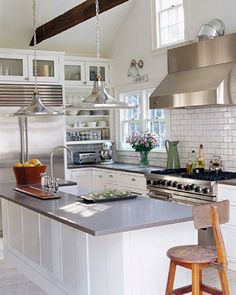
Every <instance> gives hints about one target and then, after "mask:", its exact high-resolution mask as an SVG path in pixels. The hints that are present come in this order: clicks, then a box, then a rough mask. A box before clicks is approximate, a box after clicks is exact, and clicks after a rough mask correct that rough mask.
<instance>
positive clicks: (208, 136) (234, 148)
mask: <svg viewBox="0 0 236 295" xmlns="http://www.w3.org/2000/svg"><path fill="white" fill-rule="evenodd" d="M171 140H179V142H180V143H179V145H178V150H179V155H180V161H181V164H182V166H183V167H184V166H185V164H186V162H187V158H188V152H190V151H191V150H196V151H197V153H198V149H199V145H200V144H201V143H202V144H203V145H204V151H205V158H206V167H208V162H209V161H210V159H211V157H212V156H213V155H215V154H217V155H220V156H221V157H222V159H223V163H224V169H225V170H230V171H236V106H229V107H225V106H224V107H206V108H196V109H174V110H171ZM116 160H118V161H120V162H127V163H134V164H138V155H137V153H134V152H124V151H116ZM150 164H151V165H157V166H160V167H165V165H166V154H165V153H152V154H151V157H150Z"/></svg>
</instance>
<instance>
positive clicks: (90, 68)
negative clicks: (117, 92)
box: [86, 62, 110, 85]
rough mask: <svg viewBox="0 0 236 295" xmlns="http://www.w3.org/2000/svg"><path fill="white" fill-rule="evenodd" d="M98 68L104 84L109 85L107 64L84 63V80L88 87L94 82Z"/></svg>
mask: <svg viewBox="0 0 236 295" xmlns="http://www.w3.org/2000/svg"><path fill="white" fill-rule="evenodd" d="M98 67H100V74H101V76H102V78H103V81H104V84H105V85H109V84H110V83H109V75H108V70H109V66H108V63H94V62H87V63H86V80H87V83H88V85H93V82H94V81H96V77H97V69H98Z"/></svg>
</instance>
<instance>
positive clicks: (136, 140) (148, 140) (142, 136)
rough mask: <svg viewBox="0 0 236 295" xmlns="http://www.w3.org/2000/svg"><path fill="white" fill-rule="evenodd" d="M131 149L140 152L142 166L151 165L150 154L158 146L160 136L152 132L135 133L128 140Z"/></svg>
mask: <svg viewBox="0 0 236 295" xmlns="http://www.w3.org/2000/svg"><path fill="white" fill-rule="evenodd" d="M126 142H127V143H129V144H130V145H131V147H132V148H133V149H134V150H135V151H136V152H139V157H140V164H141V165H142V166H147V165H149V152H150V151H151V150H152V149H154V148H155V147H156V146H157V145H158V136H157V134H156V133H152V132H148V131H146V132H144V133H140V132H135V133H133V134H132V135H131V136H129V137H128V138H127V139H126Z"/></svg>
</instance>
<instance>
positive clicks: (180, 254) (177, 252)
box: [167, 245, 218, 264]
mask: <svg viewBox="0 0 236 295" xmlns="http://www.w3.org/2000/svg"><path fill="white" fill-rule="evenodd" d="M167 256H168V257H169V258H170V259H171V260H172V261H175V262H180V263H199V264H201V263H211V262H214V261H216V260H217V256H218V254H217V250H216V249H215V248H214V247H210V246H201V245H187V246H177V247H173V248H170V249H169V250H168V252H167Z"/></svg>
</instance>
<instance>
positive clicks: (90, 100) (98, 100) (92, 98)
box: [78, 0, 138, 110]
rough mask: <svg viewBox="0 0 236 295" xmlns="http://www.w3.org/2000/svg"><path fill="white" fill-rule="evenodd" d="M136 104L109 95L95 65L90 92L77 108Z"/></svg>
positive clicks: (101, 107)
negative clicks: (95, 75)
mask: <svg viewBox="0 0 236 295" xmlns="http://www.w3.org/2000/svg"><path fill="white" fill-rule="evenodd" d="M95 5H96V49H97V61H98V62H99V61H100V57H101V55H100V36H99V35H100V30H99V2H98V0H95ZM137 107H138V106H137V105H135V104H132V103H126V102H124V101H120V100H118V99H115V98H113V97H111V96H110V95H109V94H108V93H107V91H106V89H105V87H104V84H103V79H102V76H101V73H100V66H99V65H98V66H97V77H96V81H95V82H94V85H93V90H92V93H91V94H90V95H89V96H88V97H87V98H85V99H84V100H83V101H82V102H81V103H79V105H78V108H80V109H82V110H92V109H128V108H137Z"/></svg>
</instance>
